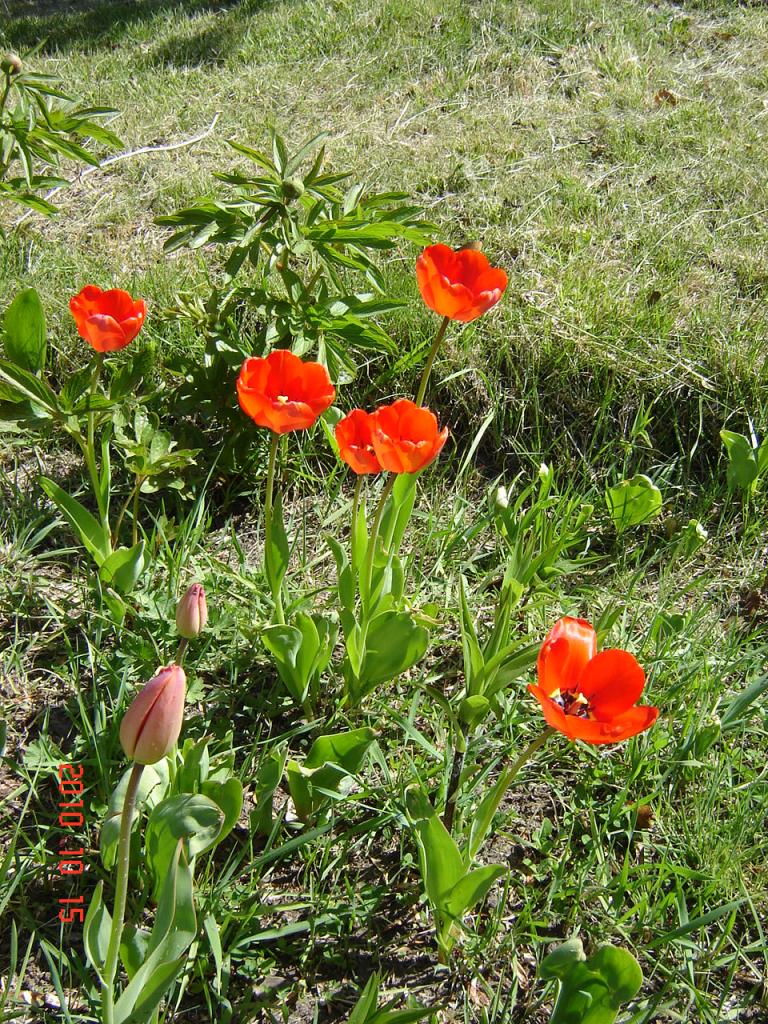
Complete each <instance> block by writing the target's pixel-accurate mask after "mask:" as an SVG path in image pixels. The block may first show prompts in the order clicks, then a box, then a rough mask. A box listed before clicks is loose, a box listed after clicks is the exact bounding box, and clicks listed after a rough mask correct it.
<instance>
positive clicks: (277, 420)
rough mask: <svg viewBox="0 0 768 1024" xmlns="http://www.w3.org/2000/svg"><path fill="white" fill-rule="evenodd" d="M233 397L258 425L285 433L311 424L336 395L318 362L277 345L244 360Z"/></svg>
mask: <svg viewBox="0 0 768 1024" xmlns="http://www.w3.org/2000/svg"><path fill="white" fill-rule="evenodd" d="M237 397H238V400H239V402H240V407H241V409H242V410H243V412H245V413H247V415H248V416H250V417H251V419H252V420H253V421H254V422H255V423H256V424H258V426H260V427H267V428H268V429H269V430H272V431H273V432H274V433H276V434H287V433H289V431H291V430H306V429H307V428H308V427H311V426H312V424H313V423H314V422H315V421H316V420H317V418H318V416H320V415H321V414H322V413H324V412H325V410H326V409H327V408H328V407H329V406H330V404H331V402H332V401H333V400H334V398H335V397H336V389H335V388H334V386H333V384H331V379H330V377H329V376H328V371H327V370H326V368H325V367H324V366H323V365H322V364H321V363H312V362H304V361H303V360H301V359H299V357H298V356H296V355H294V354H293V352H289V351H288V349H284V348H278V349H275V350H274V351H273V352H270V353H269V355H268V356H267V357H266V359H260V358H256V357H252V358H250V359H246V360H245V362H244V363H243V368H242V370H241V371H240V376H239V377H238V378H237Z"/></svg>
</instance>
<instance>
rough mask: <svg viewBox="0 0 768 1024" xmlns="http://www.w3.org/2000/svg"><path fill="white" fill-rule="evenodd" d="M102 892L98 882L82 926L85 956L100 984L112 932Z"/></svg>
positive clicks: (109, 916) (101, 884) (101, 886)
mask: <svg viewBox="0 0 768 1024" xmlns="http://www.w3.org/2000/svg"><path fill="white" fill-rule="evenodd" d="M103 892H104V883H103V882H99V883H98V884H97V886H96V888H95V889H94V892H93V896H92V897H91V902H90V904H89V906H88V912H87V913H86V915H85V922H84V924H83V946H84V947H85V955H86V956H87V957H88V961H89V963H90V964H91V966H92V967H93V969H94V971H96V973H97V974H98V976H99V978H100V979H101V981H102V982H103V980H104V964H105V962H106V959H107V949H108V948H109V936H110V934H111V931H112V917H111V915H110V913H109V910H108V909H107V908H106V906H105V905H104V899H103Z"/></svg>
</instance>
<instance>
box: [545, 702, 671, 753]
mask: <svg viewBox="0 0 768 1024" xmlns="http://www.w3.org/2000/svg"><path fill="white" fill-rule="evenodd" d="M658 714H659V711H658V708H653V707H633V708H630V709H629V710H628V711H625V712H624V713H623V714H622V715H617V716H616V717H615V718H612V719H610V720H609V721H598V720H597V719H590V718H579V717H577V716H576V715H566V716H565V717H566V718H567V719H568V728H569V733H568V734H569V735H570V736H571V739H574V740H581V741H582V742H583V743H591V744H595V745H599V744H603V743H621V742H623V741H624V740H628V739H630V737H632V736H636V735H637V734H638V733H640V732H643V731H644V730H645V729H649V728H650V727H651V726H652V725H653V723H654V722H655V721H656V719H657V717H658Z"/></svg>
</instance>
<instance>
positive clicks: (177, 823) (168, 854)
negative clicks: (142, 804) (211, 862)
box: [144, 793, 224, 894]
mask: <svg viewBox="0 0 768 1024" xmlns="http://www.w3.org/2000/svg"><path fill="white" fill-rule="evenodd" d="M223 824H224V812H223V811H222V810H221V809H220V808H219V807H218V805H217V804H215V803H214V802H213V801H212V800H210V799H209V798H208V797H207V796H203V795H202V794H199V793H195V794H188V793H184V794H180V795H178V796H171V797H167V798H166V799H165V800H162V801H161V802H160V803H159V804H157V806H155V807H154V808H153V809H152V812H151V813H150V815H149V819H148V820H147V828H146V835H145V840H144V845H145V849H146V862H147V867H148V868H149V870H150V872H151V874H152V877H153V879H154V885H155V893H156V894H157V893H159V892H160V889H161V887H162V885H163V882H164V881H165V878H166V875H167V872H168V868H169V865H170V863H171V861H172V859H173V856H174V851H175V849H176V844H177V842H178V840H180V839H182V840H184V843H185V849H186V854H187V856H188V858H189V859H190V860H191V859H192V858H193V857H195V856H197V854H199V853H203V852H204V851H205V850H207V849H208V848H209V847H211V846H213V845H214V843H215V842H216V840H217V839H218V837H219V834H220V832H221V829H222V825H223Z"/></svg>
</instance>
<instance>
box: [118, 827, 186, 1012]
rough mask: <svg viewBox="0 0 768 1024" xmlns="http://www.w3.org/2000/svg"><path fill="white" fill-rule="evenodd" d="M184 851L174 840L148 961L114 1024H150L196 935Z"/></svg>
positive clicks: (126, 994) (127, 989)
mask: <svg viewBox="0 0 768 1024" xmlns="http://www.w3.org/2000/svg"><path fill="white" fill-rule="evenodd" d="M183 847H184V842H183V840H182V839H179V840H177V842H176V845H175V849H174V850H173V852H172V856H171V859H170V862H169V864H168V867H167V871H166V874H165V876H164V878H163V885H162V891H161V894H160V901H159V904H158V908H157V913H156V915H155V923H154V925H153V928H152V932H151V935H150V937H149V942H148V943H147V957H146V959H145V961H144V963H143V964H142V965H141V966H140V967H139V969H138V970H137V971H136V973H135V974H134V976H133V977H132V978H131V980H130V982H129V983H128V985H127V986H126V987H125V989H124V990H123V993H122V995H121V996H120V998H119V999H118V1001H117V1004H116V1006H115V1024H149V1022H150V1021H151V1020H152V1019H153V1018H154V1015H155V1011H156V1009H157V1007H158V1006H159V1004H160V1002H161V1000H162V999H163V996H164V995H165V994H166V993H167V992H168V990H169V989H170V987H171V985H172V984H173V982H174V980H175V979H176V977H177V976H178V974H179V971H180V970H181V968H182V967H183V965H184V961H185V959H186V951H187V949H188V948H189V946H190V945H191V943H192V941H193V939H194V938H195V935H196V933H197V921H196V918H195V908H194V902H193V895H192V871H191V870H190V867H189V864H188V863H187V860H186V857H185V856H184V849H183Z"/></svg>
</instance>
